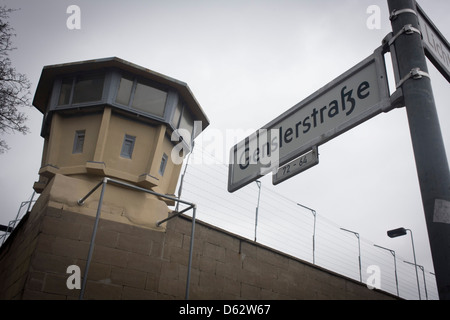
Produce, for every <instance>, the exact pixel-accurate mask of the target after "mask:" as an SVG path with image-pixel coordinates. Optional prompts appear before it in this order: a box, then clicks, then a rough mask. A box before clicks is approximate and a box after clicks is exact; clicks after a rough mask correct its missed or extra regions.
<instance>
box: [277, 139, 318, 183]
mask: <svg viewBox="0 0 450 320" xmlns="http://www.w3.org/2000/svg"><path fill="white" fill-rule="evenodd" d="M317 164H319V153H318V152H317V147H314V148H313V149H312V150H311V151H310V152H308V153H306V154H304V155H302V156H300V157H298V158H297V159H295V160H293V161H291V162H289V163H288V164H285V165H284V166H282V167H281V168H279V169H278V171H277V172H274V173H273V175H272V184H273V185H277V184H279V183H281V182H283V181H285V180H287V179H289V178H292V177H293V176H295V175H297V174H299V173H301V172H303V171H305V170H308V169H309V168H312V167H314V166H315V165H317Z"/></svg>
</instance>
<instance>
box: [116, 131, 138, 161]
mask: <svg viewBox="0 0 450 320" xmlns="http://www.w3.org/2000/svg"><path fill="white" fill-rule="evenodd" d="M135 141H136V137H134V136H130V135H128V134H126V135H125V138H124V139H123V144H122V150H121V151H120V156H121V157H123V158H128V159H131V155H132V154H133V149H134V143H135Z"/></svg>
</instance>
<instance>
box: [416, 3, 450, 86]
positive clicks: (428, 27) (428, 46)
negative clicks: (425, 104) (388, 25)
mask: <svg viewBox="0 0 450 320" xmlns="http://www.w3.org/2000/svg"><path fill="white" fill-rule="evenodd" d="M416 7H417V13H418V18H419V24H420V28H421V29H422V37H423V44H424V47H425V53H426V56H427V57H428V59H430V60H431V62H432V63H433V64H434V65H435V67H436V68H437V69H438V70H439V71H440V72H441V74H442V75H443V76H444V77H445V78H446V79H447V81H449V82H450V44H449V43H448V41H447V40H446V39H445V38H444V36H443V35H442V33H441V32H440V31H439V30H438V28H436V26H435V25H434V23H433V22H432V21H431V20H430V19H429V18H428V16H427V15H426V14H425V12H424V11H423V10H422V8H421V7H420V6H419V5H418V4H416Z"/></svg>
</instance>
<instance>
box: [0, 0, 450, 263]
mask: <svg viewBox="0 0 450 320" xmlns="http://www.w3.org/2000/svg"><path fill="white" fill-rule="evenodd" d="M3 2H4V3H5V4H6V5H7V6H8V7H11V8H21V10H20V11H17V12H15V13H13V14H12V15H11V19H10V21H11V23H12V26H13V27H14V28H15V31H16V33H17V37H16V38H15V45H16V46H17V47H18V50H16V51H15V52H13V54H12V55H11V58H12V61H13V63H14V65H15V66H16V68H17V70H18V71H19V72H22V73H26V74H27V76H28V77H29V79H30V80H31V82H32V93H33V94H34V90H35V88H36V85H37V83H38V80H39V76H40V73H41V70H42V67H43V66H45V65H50V64H58V63H64V62H71V61H80V60H87V59H94V58H103V57H111V56H117V57H120V58H122V59H125V60H128V61H130V62H133V63H135V64H138V65H141V66H144V67H146V68H149V69H152V70H154V71H157V72H160V73H163V74H166V75H168V76H170V77H173V78H176V79H179V80H181V81H184V82H186V83H188V85H189V87H190V88H191V90H192V91H193V93H194V95H195V96H196V98H197V99H198V101H199V102H200V104H201V105H202V107H203V109H204V110H205V112H206V114H207V115H208V117H209V119H210V120H211V127H210V129H208V130H220V131H221V132H224V131H225V130H227V129H228V130H230V129H235V130H237V129H242V130H247V129H249V128H252V129H255V130H256V129H258V128H259V127H261V126H262V125H265V124H266V123H268V122H269V121H271V120H272V119H273V118H275V117H277V116H278V115H280V114H281V113H283V112H284V111H285V110H287V109H289V108H290V107H292V106H293V105H295V104H296V103H298V102H299V101H301V100H303V99H304V98H306V97H307V96H309V95H310V94H312V93H313V92H314V91H316V90H318V89H319V88H321V87H322V86H323V85H325V84H327V83H328V82H330V81H331V80H333V79H334V78H335V77H337V76H339V75H340V74H341V73H343V72H345V71H346V70H348V69H349V68H351V67H352V66H354V65H355V64H357V63H358V62H360V61H361V60H362V59H364V58H366V57H367V56H369V55H370V54H371V53H372V52H373V50H374V49H376V48H377V47H378V46H379V45H380V44H381V41H382V39H383V38H384V36H386V35H387V34H388V33H389V32H390V30H391V27H390V22H389V19H388V16H389V15H388V10H387V4H386V1H385V0H382V1H380V0H364V1H356V0H347V1H335V0H333V1H330V0H328V1H298V0H297V1H294V0H292V1H288V0H283V1H279V0H277V1H273V0H270V1H269V0H264V1H256V0H253V1H248V0H245V1H230V0H227V1H199V0H190V1H173V0H171V1H139V0H132V1H48V0H46V1H23V0H14V1H12V0H8V1H3ZM72 4H76V5H78V6H79V7H80V8H81V29H80V30H69V29H68V28H67V27H66V20H67V18H68V17H69V14H67V13H66V9H67V7H68V6H69V5H72ZM373 4H375V5H378V6H379V7H380V8H381V25H380V29H374V30H370V29H368V28H367V26H366V21H367V19H368V18H369V14H367V13H366V10H367V8H368V7H369V6H370V5H373ZM419 4H420V5H421V6H422V8H423V9H424V10H425V12H426V13H427V14H428V15H429V17H430V18H431V19H432V20H433V21H434V23H435V24H436V25H437V27H438V28H439V29H440V30H441V32H442V33H443V34H444V35H445V36H446V37H447V39H450V24H449V23H448V12H450V2H447V1H437V0H427V1H419ZM429 68H430V73H431V77H432V84H433V88H434V93H435V98H436V103H437V108H438V113H439V117H440V122H441V129H442V133H443V137H444V140H445V144H446V150H447V155H448V157H449V151H450V109H449V107H448V100H450V90H449V83H448V82H447V81H445V79H443V77H442V76H441V75H440V74H439V73H438V72H437V71H436V69H435V68H434V67H433V66H432V65H431V63H430V64H429ZM392 85H393V84H392V83H391V87H392ZM27 114H28V115H29V122H28V124H29V127H30V129H31V133H30V134H28V135H26V136H22V135H20V134H15V135H10V136H7V137H6V139H7V142H8V143H9V144H10V146H11V150H10V151H9V152H7V153H6V154H3V155H0V165H1V168H2V170H1V171H0V184H1V185H0V187H1V190H2V193H1V195H0V197H1V198H0V201H1V203H2V211H1V213H0V223H2V224H5V223H7V222H8V221H9V220H11V219H13V218H14V216H15V214H16V213H17V209H18V206H19V204H20V202H21V201H24V200H26V199H27V198H28V197H29V196H30V195H31V193H32V185H33V182H34V181H36V180H37V178H38V174H37V172H38V170H39V167H40V161H41V154H42V144H43V139H42V138H41V137H40V127H41V121H42V116H41V114H40V113H39V112H38V111H36V110H34V108H32V109H30V110H27ZM205 134H206V132H205ZM240 138H244V137H243V136H242V137H240ZM227 148H228V146H227V147H226V148H223V149H222V154H223V153H225V157H224V159H223V160H224V162H226V161H228V149H227ZM217 152H218V155H219V156H220V155H221V152H220V150H219V151H217ZM319 153H320V163H319V165H318V166H316V167H314V168H312V169H310V170H309V171H307V172H304V173H302V174H300V175H298V176H296V177H295V178H292V179H290V180H288V181H286V182H284V183H283V184H281V185H279V186H277V187H271V177H270V176H267V177H264V178H263V179H262V183H263V185H264V186H265V187H267V188H273V190H275V191H276V192H278V193H281V194H283V195H285V196H286V197H288V198H290V199H294V200H295V201H298V202H301V203H303V204H305V205H307V206H310V207H312V208H314V209H316V210H317V212H318V213H319V214H320V215H323V216H326V217H327V218H329V219H331V220H333V221H335V222H336V223H337V224H339V225H341V226H342V227H345V228H348V229H351V230H355V231H358V232H360V233H361V235H362V236H363V237H365V238H367V239H371V240H372V241H374V242H376V243H378V244H380V245H383V246H386V247H391V248H393V249H397V250H398V251H399V252H401V253H403V255H404V256H407V257H409V256H410V242H409V239H407V238H406V237H405V238H404V239H395V240H392V239H389V238H387V237H386V233H385V232H386V230H388V229H391V228H396V227H400V226H404V227H407V228H411V229H413V231H414V236H415V241H416V244H417V248H416V249H417V254H418V261H421V263H422V264H423V265H425V266H426V268H428V269H430V270H431V269H432V262H431V260H430V253H429V247H428V243H427V235H426V228H425V224H424V218H423V209H422V204H421V199H420V191H419V186H418V181H417V175H416V170H415V163H414V158H413V153H412V147H411V141H410V137H409V128H408V124H407V118H406V113H405V110H404V109H400V110H393V111H391V112H390V113H387V114H381V115H379V116H377V117H376V118H374V119H371V120H370V121H368V122H366V123H364V124H362V125H360V126H358V127H357V128H355V129H352V130H351V131H349V132H347V133H345V134H343V135H342V136H340V137H338V138H336V139H334V140H332V141H330V142H328V143H327V144H325V145H323V146H321V147H320V148H319ZM449 158H450V157H449ZM402 251H403V252H402ZM401 253H400V254H401Z"/></svg>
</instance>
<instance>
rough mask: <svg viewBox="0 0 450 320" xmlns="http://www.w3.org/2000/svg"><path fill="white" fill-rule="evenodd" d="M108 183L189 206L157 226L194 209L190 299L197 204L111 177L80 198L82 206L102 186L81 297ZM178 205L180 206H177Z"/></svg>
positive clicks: (186, 293)
mask: <svg viewBox="0 0 450 320" xmlns="http://www.w3.org/2000/svg"><path fill="white" fill-rule="evenodd" d="M108 183H112V184H115V185H118V186H121V187H125V188H130V189H134V190H137V191H142V192H145V193H149V194H152V195H155V196H158V197H161V198H164V199H168V200H172V201H175V202H176V203H177V204H179V203H183V204H185V205H188V207H187V208H185V209H183V210H181V211H176V212H175V214H174V215H172V216H169V217H168V218H166V219H163V220H161V221H158V222H157V223H156V226H157V227H159V226H160V225H161V224H163V223H164V222H167V221H169V220H171V219H173V218H175V217H178V216H180V215H181V214H183V213H185V212H187V211H189V210H191V209H192V228H191V242H190V246H189V261H188V271H187V279H186V292H185V299H186V300H188V299H189V284H190V279H191V266H192V250H193V247H194V233H195V215H196V211H197V205H195V204H194V203H191V202H188V201H184V200H181V199H178V198H175V197H171V196H168V195H165V194H161V193H158V192H155V191H152V190H149V189H145V188H141V187H138V186H135V185H132V184H128V183H125V182H122V181H119V180H115V179H111V178H107V177H105V178H103V180H102V181H101V182H99V183H98V184H97V185H96V186H95V187H94V188H93V189H92V190H91V191H89V192H88V193H87V194H86V195H85V196H84V197H83V198H81V199H80V200H78V202H77V203H78V205H80V206H82V205H83V204H84V202H85V201H86V199H87V198H89V197H90V196H91V195H92V194H93V193H94V192H95V191H96V190H97V189H98V188H100V186H101V187H102V188H101V193H100V199H99V202H98V206H97V214H96V217H95V223H94V229H93V231H92V236H91V242H90V245H89V252H88V257H87V261H86V268H85V270H84V276H83V282H82V285H81V291H80V296H79V299H80V300H82V299H83V298H84V292H85V290H86V283H87V276H88V272H89V266H90V263H91V260H92V253H93V251H94V244H95V237H96V234H97V228H98V222H99V220H100V214H101V209H102V203H103V197H104V194H105V189H106V185H107V184H108ZM177 207H178V206H177Z"/></svg>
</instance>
